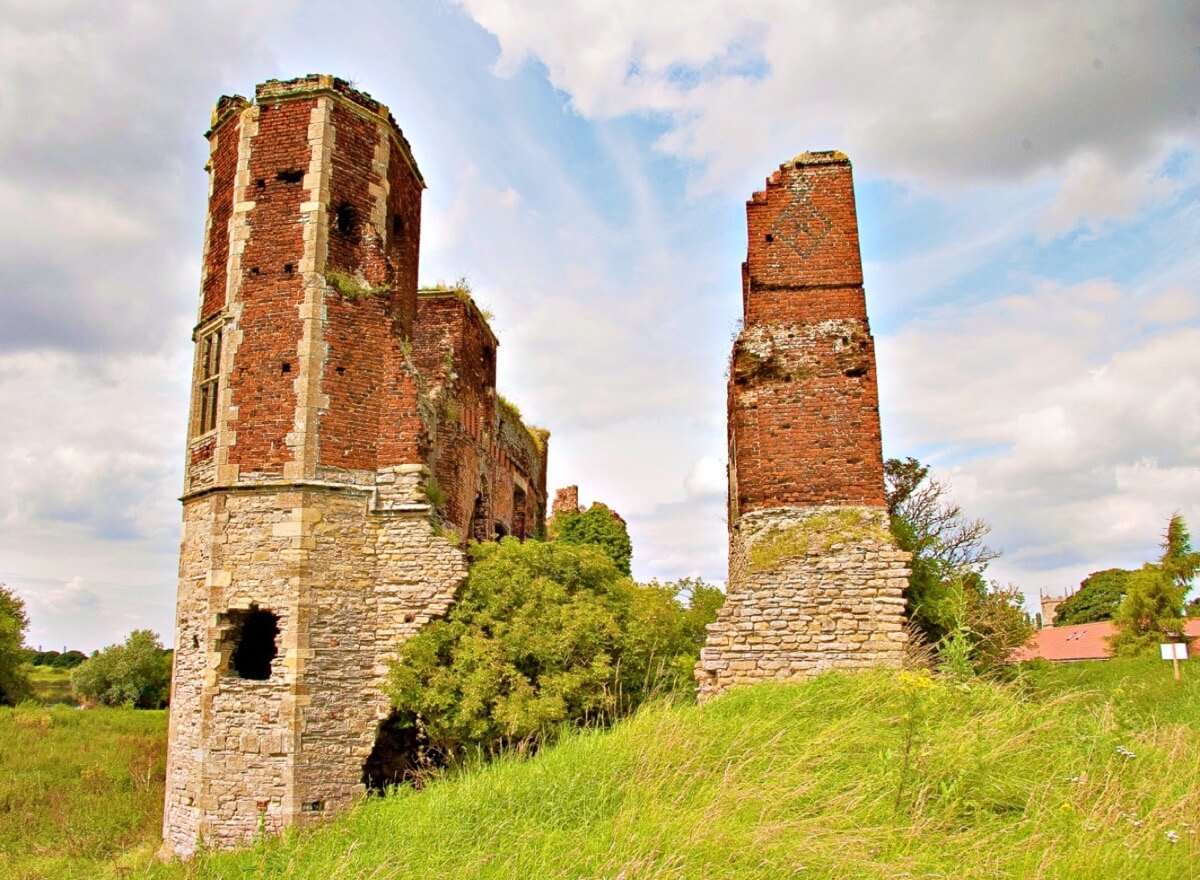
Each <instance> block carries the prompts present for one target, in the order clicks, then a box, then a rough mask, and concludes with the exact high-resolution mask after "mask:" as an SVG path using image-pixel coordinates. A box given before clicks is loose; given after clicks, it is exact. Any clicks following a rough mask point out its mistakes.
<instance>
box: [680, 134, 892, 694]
mask: <svg viewBox="0 0 1200 880" xmlns="http://www.w3.org/2000/svg"><path fill="white" fill-rule="evenodd" d="M746 215H747V226H748V237H749V247H748V253H747V257H746V262H745V263H743V264H742V308H743V315H744V320H743V325H742V330H741V332H740V333H739V335H738V338H737V340H736V341H735V342H734V346H733V354H732V359H731V361H730V370H729V389H728V395H729V396H728V410H729V581H728V590H727V592H728V598H727V600H726V602H725V605H724V606H723V608H722V609H721V612H720V616H719V617H718V619H717V621H716V623H714V624H712V625H711V626H710V627H709V635H708V641H707V644H706V646H705V648H704V649H703V651H702V652H701V656H700V662H699V663H698V664H697V667H696V679H697V682H698V684H699V688H700V694H701V697H705V696H710V695H712V694H715V693H718V692H720V691H722V690H724V689H725V688H727V687H729V686H730V685H733V684H740V683H749V682H755V681H762V680H765V679H789V678H798V677H804V676H808V675H813V674H816V673H817V672H820V671H822V670H825V669H832V668H839V669H842V668H861V667H868V666H897V665H899V663H900V660H901V656H902V653H903V648H904V640H905V635H904V614H903V612H904V597H903V591H904V587H905V585H906V583H907V580H906V579H907V575H908V571H907V569H906V568H905V565H906V562H907V559H908V556H907V554H905V553H904V552H902V551H900V550H898V549H897V548H896V546H895V544H894V542H893V541H892V538H891V536H890V534H889V532H888V521H887V511H886V508H885V504H884V485H883V454H882V448H881V444H880V433H879V403H878V387H877V382H876V375H875V349H874V341H873V339H872V338H871V331H870V327H869V326H868V323H867V311H866V298H865V296H864V293H863V286H862V285H863V280H862V263H861V258H860V256H859V248H858V220H857V217H856V214H855V207H854V185H853V180H852V177H851V170H850V160H849V159H847V158H846V156H845V155H843V154H841V153H837V152H821V153H803V154H801V155H800V156H797V157H796V158H795V159H793V160H792V161H791V162H787V163H785V164H783V165H781V166H780V168H779V170H778V171H777V172H775V173H774V174H773V175H772V176H771V177H770V179H769V180H768V181H767V186H766V189H765V190H764V191H762V192H757V193H755V194H754V196H753V197H752V198H751V200H750V201H749V202H748V203H747V205H746Z"/></svg>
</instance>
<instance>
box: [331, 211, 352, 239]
mask: <svg viewBox="0 0 1200 880" xmlns="http://www.w3.org/2000/svg"><path fill="white" fill-rule="evenodd" d="M333 227H334V229H336V230H337V231H338V233H340V234H341V235H353V234H354V230H355V229H357V228H358V215H357V214H356V213H355V211H354V206H353V205H347V204H341V205H338V206H337V210H336V211H334V214H333Z"/></svg>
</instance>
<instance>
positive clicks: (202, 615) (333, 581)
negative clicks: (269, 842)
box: [163, 474, 466, 857]
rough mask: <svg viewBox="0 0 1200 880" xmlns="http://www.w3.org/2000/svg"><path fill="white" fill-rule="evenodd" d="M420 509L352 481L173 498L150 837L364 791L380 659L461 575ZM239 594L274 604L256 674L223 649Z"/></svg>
mask: <svg viewBox="0 0 1200 880" xmlns="http://www.w3.org/2000/svg"><path fill="white" fill-rule="evenodd" d="M391 476H396V475H394V474H393V475H391ZM404 476H407V475H404ZM401 482H402V483H403V482H404V481H403V480H401ZM387 485H388V486H395V485H396V484H395V482H392V483H389V484H387ZM429 514H430V510H429V507H428V505H425V504H422V503H420V502H419V501H417V500H416V499H415V498H412V497H410V499H409V502H408V503H407V504H401V503H400V502H399V501H398V500H397V499H396V498H394V497H393V498H392V499H391V502H390V505H389V506H388V507H386V508H384V507H378V506H377V500H376V494H375V493H373V492H371V491H370V490H363V489H359V488H357V487H347V488H332V487H318V486H299V487H296V488H288V489H283V488H278V487H276V488H273V487H262V488H258V489H253V490H251V489H247V490H242V491H234V492H230V491H219V492H213V493H210V494H207V495H203V496H200V497H196V498H193V499H190V500H189V501H188V502H187V503H186V504H185V508H184V536H183V544H182V553H181V562H180V590H179V602H178V612H177V624H176V625H177V640H178V641H177V644H178V645H180V646H181V647H182V648H183V650H179V651H177V652H176V655H175V656H176V661H175V662H176V666H175V674H174V684H173V693H172V713H171V731H170V743H171V745H170V750H169V754H168V767H167V796H166V812H165V815H164V819H163V835H164V848H165V850H167V851H168V852H171V853H174V854H176V855H180V856H184V857H187V856H190V855H191V854H192V853H193V852H194V851H195V849H196V847H197V846H198V845H199V844H200V842H201V841H203V843H204V845H206V846H212V847H217V848H223V847H229V846H236V845H240V844H244V843H247V842H249V841H251V840H252V839H253V838H254V837H255V835H256V834H258V833H259V831H260V829H261V830H265V831H267V832H273V831H277V830H279V829H281V828H283V827H284V826H287V825H295V824H304V823H306V822H308V821H310V820H312V819H316V818H318V817H320V816H323V815H328V814H330V813H332V812H335V811H337V810H340V809H342V808H344V807H346V806H348V805H349V804H351V803H353V802H354V800H355V799H356V798H358V797H359V796H361V795H362V794H363V792H364V787H363V784H362V770H363V763H364V762H365V761H366V759H367V757H368V755H369V754H370V752H371V748H372V746H373V744H374V740H375V735H376V731H377V728H378V725H379V723H380V722H381V721H382V720H383V719H384V718H385V717H386V716H387V714H388V712H389V709H390V705H389V701H388V699H387V697H386V695H385V694H384V691H383V682H384V678H385V677H386V674H387V671H388V661H389V660H390V659H392V657H394V652H395V650H396V648H397V647H398V645H399V644H401V643H402V642H403V640H404V639H406V638H407V637H409V636H410V635H412V634H413V633H415V632H416V631H417V630H418V629H419V628H420V627H421V626H422V625H424V624H425V623H427V622H428V621H429V620H431V619H432V618H434V617H437V616H440V615H443V614H445V612H446V611H447V610H448V608H449V606H450V603H451V602H452V601H453V597H454V594H455V592H456V590H457V588H458V586H459V584H460V583H461V582H462V579H463V578H464V577H465V576H466V560H465V557H464V554H463V553H462V551H461V550H460V549H459V548H458V547H457V546H455V545H452V544H450V543H449V542H447V541H446V540H445V539H443V538H441V537H439V536H438V535H437V534H435V532H434V529H433V527H432V526H431V525H430V520H429ZM252 609H255V610H259V611H269V612H271V613H272V614H274V615H276V617H277V626H278V634H277V636H276V637H275V648H276V651H277V653H276V656H275V657H274V659H273V660H272V661H271V662H270V673H269V675H268V676H267V677H265V678H264V679H262V680H255V679H248V678H245V677H241V676H240V675H239V674H238V672H237V671H236V669H235V668H234V665H233V663H232V658H233V652H234V651H235V650H236V648H237V645H238V641H237V633H236V632H235V630H236V620H237V619H238V613H239V612H241V613H243V614H244V613H246V612H248V611H250V610H252Z"/></svg>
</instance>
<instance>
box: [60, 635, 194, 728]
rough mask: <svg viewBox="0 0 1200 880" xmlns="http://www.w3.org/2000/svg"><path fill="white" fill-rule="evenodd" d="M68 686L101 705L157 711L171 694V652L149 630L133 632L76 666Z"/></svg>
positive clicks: (80, 695)
mask: <svg viewBox="0 0 1200 880" xmlns="http://www.w3.org/2000/svg"><path fill="white" fill-rule="evenodd" d="M71 687H72V688H73V689H74V691H75V693H76V694H77V695H78V696H79V697H80V698H82V699H84V700H87V701H89V702H93V703H100V704H103V705H105V706H133V707H136V708H138V709H160V708H162V707H163V706H165V705H166V704H167V700H168V699H169V698H170V695H171V652H170V651H164V650H163V646H162V643H161V642H160V641H159V640H158V636H157V635H156V634H154V633H153V632H151V631H150V630H148V629H135V630H134V631H133V632H131V633H130V634H129V637H128V638H126V639H125V643H124V644H122V645H109V646H108V647H107V648H105V649H104V650H103V651H97V652H96V653H95V654H93V655H92V656H91V657H90V658H89V659H88V660H87V661H86V662H85V663H83V664H81V665H80V666H78V667H76V669H75V670H74V671H73V672H72V673H71Z"/></svg>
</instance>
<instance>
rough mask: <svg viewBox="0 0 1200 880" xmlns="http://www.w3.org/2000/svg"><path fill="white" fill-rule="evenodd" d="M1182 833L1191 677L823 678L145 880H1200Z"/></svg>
mask: <svg viewBox="0 0 1200 880" xmlns="http://www.w3.org/2000/svg"><path fill="white" fill-rule="evenodd" d="M1188 671H1189V672H1191V670H1190V669H1189V670H1188ZM1079 686H1083V687H1084V688H1090V690H1079V689H1077V688H1078V687H1079ZM1197 824H1200V684H1198V683H1197V682H1196V681H1195V677H1194V676H1193V677H1192V678H1191V679H1190V680H1189V681H1187V682H1185V683H1184V684H1183V685H1182V686H1176V685H1175V684H1174V682H1172V681H1170V671H1169V668H1168V666H1167V664H1160V663H1158V662H1157V661H1145V662H1140V661H1139V662H1133V663H1118V662H1113V663H1110V664H1106V665H1101V664H1094V665H1091V666H1089V667H1086V668H1085V667H1075V668H1070V669H1062V668H1059V669H1052V670H1038V671H1035V672H1034V673H1032V674H1030V675H1028V676H1027V677H1026V678H1025V680H1024V681H1023V683H1021V684H1018V685H1015V686H1013V685H1010V686H998V685H991V684H986V683H982V682H971V683H969V684H958V683H955V682H949V681H940V680H930V679H928V678H926V677H924V676H919V675H915V674H911V673H900V674H888V673H877V674H870V675H861V676H840V675H830V676H825V677H822V678H819V679H817V680H815V681H812V682H809V683H805V684H799V685H790V686H760V687H756V688H750V689H746V690H744V691H741V692H735V693H733V694H730V695H728V696H726V697H724V698H722V699H719V700H717V701H714V702H713V703H711V704H709V705H707V706H704V707H695V706H662V705H659V706H654V707H651V708H649V709H647V710H645V711H643V712H641V713H640V714H639V715H638V716H637V717H635V718H633V719H631V720H629V721H628V722H625V723H623V724H621V725H619V726H617V727H616V728H615V729H613V730H611V731H607V732H591V733H585V734H581V735H578V736H572V737H570V738H568V739H567V740H566V741H564V742H562V743H561V744H559V745H558V746H556V747H554V748H550V749H547V750H545V751H544V752H543V753H542V754H540V755H538V756H537V757H535V758H534V759H532V760H527V761H518V760H510V761H503V762H499V763H496V764H492V765H490V766H485V767H481V768H477V769H474V770H471V771H468V772H463V773H460V774H457V775H455V776H453V777H452V778H449V779H447V780H444V781H442V782H439V783H437V784H434V785H432V786H430V787H429V788H427V789H426V790H425V791H422V792H411V791H401V792H399V793H397V794H396V795H395V796H393V797H390V798H386V799H382V800H378V799H377V800H372V801H370V802H368V803H367V804H365V805H364V806H363V807H361V808H360V809H358V810H356V811H354V812H352V813H350V814H349V815H347V816H345V817H343V818H342V819H340V820H339V821H337V822H335V823H333V824H332V825H330V826H328V827H325V828H323V829H321V830H319V831H315V832H312V833H309V834H305V835H301V836H299V837H298V838H297V837H292V838H290V839H284V840H276V841H268V842H265V843H263V844H260V845H258V846H257V847H254V848H252V849H250V850H248V851H246V852H243V853H237V854H223V855H213V856H209V857H207V858H203V859H200V860H199V861H198V862H197V863H195V864H192V865H189V866H179V865H175V866H169V867H163V868H157V869H154V871H153V874H154V876H159V877H184V876H186V877H197V878H244V877H247V876H256V875H257V876H268V877H273V876H281V877H295V878H313V880H334V878H375V880H382V878H431V880H432V878H438V880H441V878H471V877H481V878H536V880H551V878H609V880H617V878H620V880H635V878H681V880H682V878H705V880H717V878H751V877H753V878H764V877H768V878H777V877H800V878H834V877H838V878H843V877H846V878H849V877H853V878H915V877H939V878H940V877H947V878H950V877H953V878H964V877H965V878H985V877H1021V878H1026V877H1030V878H1034V877H1055V878H1063V877H1066V878H1081V880H1083V878H1096V880H1101V878H1104V880H1112V878H1135V877H1136V878H1159V877H1161V878H1178V877H1185V876H1194V875H1196V873H1197V872H1198V871H1200V842H1198V835H1197V833H1196V832H1197V828H1196V825H1197Z"/></svg>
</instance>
